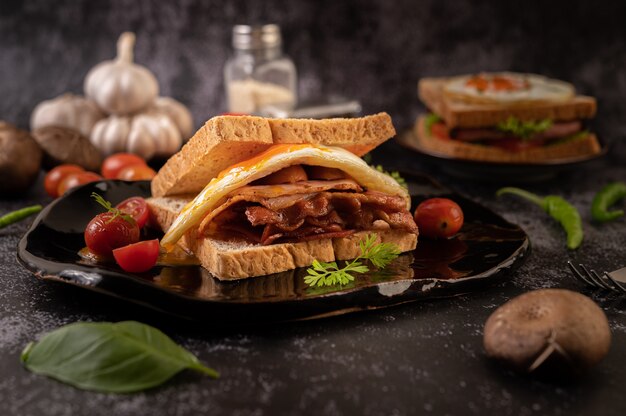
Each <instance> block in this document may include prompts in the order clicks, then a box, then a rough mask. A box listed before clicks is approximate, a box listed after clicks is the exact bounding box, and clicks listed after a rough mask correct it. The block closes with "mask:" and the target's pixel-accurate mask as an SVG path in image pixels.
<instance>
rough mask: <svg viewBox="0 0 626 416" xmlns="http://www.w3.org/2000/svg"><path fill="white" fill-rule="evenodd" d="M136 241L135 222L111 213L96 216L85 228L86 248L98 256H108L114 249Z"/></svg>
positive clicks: (137, 233)
mask: <svg viewBox="0 0 626 416" xmlns="http://www.w3.org/2000/svg"><path fill="white" fill-rule="evenodd" d="M137 241H139V227H138V226H137V223H136V222H135V220H133V219H132V218H131V219H130V220H126V219H124V218H122V217H121V216H119V215H118V216H115V214H113V213H112V212H104V213H102V214H98V215H96V216H95V217H94V218H93V219H92V220H91V221H89V224H87V228H85V243H86V244H87V248H89V250H90V251H91V252H92V253H94V254H97V255H99V256H110V255H111V252H112V251H113V250H114V249H116V248H119V247H124V246H127V245H129V244H132V243H136V242H137Z"/></svg>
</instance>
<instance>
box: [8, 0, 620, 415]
mask: <svg viewBox="0 0 626 416" xmlns="http://www.w3.org/2000/svg"><path fill="white" fill-rule="evenodd" d="M157 4H158V5H157ZM625 17H626V3H624V2H617V1H615V2H584V3H583V2H580V4H578V3H576V2H569V1H542V2H538V1H523V2H500V1H498V2H496V1H475V2H469V1H455V2H445V3H444V2H443V1H435V0H433V1H413V2H411V1H343V2H339V1H319V2H313V1H311V2H302V1H293V2H290V1H282V2H277V1H265V2H241V1H233V2H228V3H226V2H224V3H222V2H218V1H204V2H201V1H194V0H181V1H177V2H160V3H157V2H156V1H132V0H126V1H93V0H92V1H70V0H66V1H56V2H52V1H46V0H37V1H23V2H20V1H13V0H2V1H1V2H0V119H5V120H8V121H11V122H15V123H18V124H20V125H22V126H26V125H27V124H28V118H29V114H30V111H31V110H32V108H33V107H34V106H35V104H36V103H37V102H38V101H40V100H42V99H46V98H51V97H53V96H56V95H58V94H61V93H62V92H65V91H68V90H69V91H73V92H80V91H81V85H82V80H83V77H84V75H85V74H86V72H87V70H88V69H89V68H90V67H91V66H93V65H94V64H96V63H97V62H99V61H100V60H102V59H108V58H110V57H112V56H113V53H114V45H115V40H116V38H117V36H118V35H119V33H120V32H122V31H124V30H134V31H136V32H137V35H138V45H137V51H136V58H137V61H139V62H140V63H142V64H145V65H147V66H148V67H149V68H151V69H152V70H153V71H154V72H155V73H156V75H157V78H158V80H159V82H160V85H161V89H162V92H163V93H164V94H166V95H172V96H174V97H176V98H178V99H180V100H181V101H183V102H185V103H187V104H188V105H189V106H190V107H191V110H192V111H193V114H194V117H195V121H196V124H200V123H201V122H202V121H204V120H205V119H206V118H208V117H209V116H210V115H212V114H215V113H218V112H220V111H222V110H224V107H225V103H224V94H223V85H222V76H221V68H222V65H223V63H224V61H225V59H226V57H227V55H228V51H229V41H230V40H229V39H230V27H231V25H232V24H235V23H246V22H265V21H268V22H269V21H272V22H277V23H279V24H280V25H281V26H282V27H283V30H284V35H285V50H286V51H287V53H289V54H290V55H291V56H292V57H293V58H294V60H295V62H296V64H297V66H298V69H299V73H300V90H301V91H300V92H301V95H303V96H311V95H313V94H317V93H318V92H320V91H321V92H323V93H342V94H344V95H346V96H349V97H354V98H358V99H359V100H360V101H361V102H362V103H363V105H364V108H365V112H368V113H369V112H374V111H379V110H386V111H388V112H390V113H391V114H392V115H393V117H394V121H395V123H396V125H397V127H399V128H403V127H407V126H408V125H410V124H411V123H412V121H413V119H414V117H415V115H416V114H417V113H418V111H420V105H419V103H418V101H417V99H416V94H415V89H416V82H417V79H418V78H419V77H421V76H426V75H442V74H456V73H463V72H472V71H479V70H496V69H513V70H519V71H532V72H540V73H544V74H546V75H550V76H554V77H558V78H562V79H565V80H568V81H571V82H573V83H575V84H576V86H577V87H578V89H579V90H580V91H582V92H585V93H589V94H593V95H595V96H597V97H598V99H599V116H598V122H597V128H598V130H599V131H600V132H601V133H603V134H602V135H603V137H604V138H606V139H608V140H609V141H613V142H614V147H613V150H612V151H611V154H610V155H609V157H608V158H606V160H605V161H603V162H601V163H599V164H595V165H592V166H590V167H587V168H585V169H583V170H579V171H574V172H572V173H570V174H569V175H568V176H562V177H560V178H559V179H558V180H556V181H552V182H550V183H543V184H534V185H528V186H529V188H530V189H532V190H534V191H537V192H540V193H544V194H545V193H556V194H559V195H562V196H564V197H566V198H568V199H569V200H571V201H572V202H573V203H575V204H576V206H577V207H578V208H579V209H580V210H581V212H583V221H584V226H585V232H586V239H585V243H584V244H583V246H582V248H581V249H579V250H578V251H576V252H568V251H567V250H566V249H565V248H564V242H563V237H564V236H563V234H562V232H561V230H560V229H559V227H558V226H557V225H556V224H555V223H554V222H552V221H551V220H549V219H548V218H547V217H546V216H545V215H544V214H543V213H542V212H541V211H540V210H539V209H537V208H534V207H530V206H529V205H528V204H526V203H523V202H520V201H519V200H516V199H514V198H502V199H496V198H495V197H494V191H495V189H497V186H496V185H480V184H476V183H473V182H467V181H461V180H458V179H456V178H452V177H448V176H446V175H445V174H442V173H440V172H439V171H438V170H436V169H433V170H431V172H433V173H434V174H436V175H437V178H438V179H440V180H442V181H443V182H444V183H446V184H448V185H450V186H452V187H453V188H455V189H457V190H460V191H461V192H464V193H465V194H467V195H469V196H470V197H472V198H473V199H475V200H476V201H478V202H480V203H482V204H484V205H486V206H487V207H489V208H491V209H493V210H494V211H496V212H499V213H501V214H503V215H504V216H505V217H506V218H507V219H509V220H510V221H513V222H516V223H518V224H520V225H522V226H523V227H524V228H525V229H526V231H527V232H528V234H529V236H530V238H531V241H532V243H533V253H532V254H531V256H530V258H529V259H528V261H527V262H526V263H525V264H524V266H523V267H522V268H521V269H520V270H519V271H517V272H516V273H514V274H513V275H511V277H510V280H507V281H505V282H503V283H502V284H499V285H496V286H494V287H490V288H486V289H485V290H484V291H482V292H477V293H473V294H469V295H466V296H462V297H458V298H455V299H451V300H443V301H433V302H424V303H417V304H411V305H405V306H402V307H397V308H392V309H387V310H382V311H375V312H368V313H360V314H354V315H350V316H344V317H339V318H333V319H326V320H321V321H312V322H304V323H294V324H286V325H274V326H267V327H260V328H233V329H221V330H214V329H198V328H188V327H185V326H183V325H181V324H180V323H179V322H175V321H171V320H168V319H165V318H164V317H161V316H158V315H154V314H153V313H152V312H149V311H145V310H143V309H140V308H136V307H130V306H128V305H126V304H125V303H123V302H121V301H116V300H112V299H108V298H106V297H104V296H97V295H94V294H88V293H85V292H84V291H80V290H78V289H71V288H67V287H63V286H61V285H51V284H44V283H41V282H39V281H36V280H35V279H34V278H33V277H32V276H31V275H30V274H29V273H27V272H26V271H24V270H23V269H22V268H21V267H20V266H19V265H18V264H17V263H16V261H15V246H16V244H17V242H18V239H19V237H20V236H21V235H22V234H23V232H24V231H25V230H26V227H27V223H22V224H19V225H17V226H14V227H11V228H7V229H4V230H0V414H2V415H5V414H6V415H38V414H46V415H67V414H76V415H84V414H88V415H97V414H107V415H109V414H115V415H127V414H128V415H132V414H172V415H192V414H209V413H210V414H238V415H275V414H298V413H306V414H316V415H317V414H330V415H335V414H346V415H350V414H364V415H378V414H385V415H400V414H431V413H432V414H454V415H461V414H481V415H486V414H497V415H531V414H550V415H577V414H590V415H591V414H606V415H623V414H624V413H626V400H625V399H624V386H625V385H626V371H625V370H624V369H625V368H626V312H625V308H626V305H625V304H626V302H625V301H624V300H623V299H621V300H620V298H618V297H615V296H610V295H608V294H605V293H594V292H591V291H590V290H588V289H585V288H583V287H582V286H581V285H579V284H577V283H576V282H574V281H573V280H572V278H571V277H570V276H569V274H568V272H567V271H566V270H565V261H566V260H568V259H570V260H573V261H575V262H584V263H587V264H590V265H591V266H593V267H596V268H598V269H600V270H601V269H613V268H616V267H617V266H619V265H623V263H624V261H625V260H624V257H625V256H624V247H625V246H626V221H624V220H621V221H618V222H616V223H613V224H610V225H606V226H597V225H593V224H591V222H590V218H589V213H588V211H587V210H588V207H589V204H590V202H591V199H592V197H593V194H594V193H595V191H597V190H598V188H599V187H600V186H601V185H602V184H604V183H605V182H607V181H609V180H616V179H619V180H626V169H625V168H624V162H625V159H626V158H625V157H624V154H625V153H624V152H623V149H624V146H623V145H621V144H620V143H619V140H620V138H621V136H622V135H623V134H624V133H625V132H626V127H625V124H624V123H623V122H622V119H623V115H624V113H625V110H626V100H624V96H625V95H626V70H625V68H626V24H625V23H624V18H625ZM620 149H621V151H620ZM377 157H378V158H379V159H380V160H381V161H383V162H386V163H387V164H393V165H396V166H399V167H404V168H412V169H418V170H422V169H430V168H428V167H426V166H422V165H421V164H420V163H419V162H416V161H415V160H414V158H412V157H411V156H410V155H408V154H406V152H403V151H400V150H399V149H398V147H397V146H395V145H394V144H387V145H385V146H384V147H383V149H382V150H381V151H379V152H378V153H377ZM34 202H42V203H47V202H49V199H47V198H46V197H44V196H43V194H42V192H41V190H40V188H36V189H34V190H33V191H32V192H31V193H30V194H28V195H25V196H24V197H21V198H17V199H12V200H4V201H0V212H6V211H8V210H10V209H15V208H17V207H20V206H23V205H25V204H27V203H34ZM541 287H567V288H571V289H575V290H580V291H583V292H584V293H586V294H589V295H591V296H592V297H593V298H594V300H596V301H597V302H598V303H599V304H600V305H601V306H602V307H603V308H604V309H605V311H606V312H607V315H608V318H609V322H610V325H611V328H612V331H613V346H612V349H611V351H610V354H609V356H608V357H607V359H606V360H605V361H603V362H602V363H601V364H600V365H599V366H598V367H597V368H595V369H594V370H593V371H592V372H590V373H589V374H587V375H586V376H585V377H583V378H582V379H580V380H577V381H572V382H570V383H549V382H544V381H538V380H534V379H532V378H528V377H524V376H519V375H515V374H513V373H511V372H509V371H505V370H503V369H502V368H500V367H498V366H496V365H494V364H492V363H490V362H488V360H487V359H486V358H485V357H484V354H483V351H482V346H481V345H482V344H481V341H482V325H483V323H484V321H485V319H486V318H487V317H488V316H489V314H490V313H491V312H493V310H494V309H495V308H496V307H497V306H499V305H500V304H502V303H504V302H505V301H506V300H508V299H510V298H511V297H513V296H515V295H517V294H519V293H522V292H525V291H528V290H532V289H537V288H541ZM123 319H138V320H141V321H143V322H147V323H150V324H152V325H155V326H157V327H159V328H161V329H163V330H164V331H165V332H167V333H168V334H170V335H171V336H173V337H174V339H175V340H176V341H178V342H180V343H181V344H182V345H183V346H185V347H186V348H189V349H190V350H191V351H192V352H194V353H195V354H197V355H198V356H199V358H200V359H201V360H202V361H203V362H206V363H207V364H209V365H211V366H214V367H215V368H217V369H218V370H219V371H220V372H221V373H222V378H221V379H220V380H218V381H213V380H209V379H206V378H203V377H200V376H197V375H194V374H189V373H183V374H181V375H180V376H177V377H176V378H175V379H174V380H173V381H172V382H170V383H168V384H167V385H165V386H163V387H161V388H158V389H155V390H153V391H150V392H146V393H141V394H137V395H128V396H116V395H105V394H95V393H88V392H81V391H78V390H75V389H73V388H71V387H68V386H65V385H63V384H60V383H57V382H54V381H52V380H48V379H46V378H44V377H40V376H36V375H33V374H30V373H28V372H26V371H25V370H24V369H23V368H22V367H21V365H20V363H19V359H18V357H19V352H20V351H21V349H22V348H23V346H24V345H25V344H26V343H27V342H29V341H31V340H33V339H36V338H38V337H40V336H41V335H42V334H43V333H45V332H47V331H50V330H52V329H54V328H57V327H58V326H60V325H62V324H65V323H70V322H75V321H80V320H95V321H100V320H109V321H117V320H123Z"/></svg>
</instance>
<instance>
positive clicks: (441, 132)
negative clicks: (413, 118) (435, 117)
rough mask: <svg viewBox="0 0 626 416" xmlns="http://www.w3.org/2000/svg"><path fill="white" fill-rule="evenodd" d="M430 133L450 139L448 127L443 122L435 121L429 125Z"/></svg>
mask: <svg viewBox="0 0 626 416" xmlns="http://www.w3.org/2000/svg"><path fill="white" fill-rule="evenodd" d="M430 133H431V134H432V135H433V136H435V137H436V138H438V139H442V140H450V134H449V132H448V127H447V126H446V125H445V124H444V123H435V124H433V125H432V126H430Z"/></svg>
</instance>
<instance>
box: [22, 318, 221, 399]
mask: <svg viewBox="0 0 626 416" xmlns="http://www.w3.org/2000/svg"><path fill="white" fill-rule="evenodd" d="M21 360H22V363H23V364H24V365H25V366H26V368H28V369H29V370H30V371H32V372H34V373H37V374H43V375H46V376H50V377H52V378H55V379H57V380H60V381H63V382H65V383H68V384H71V385H73V386H75V387H78V388H81V389H86V390H97V391H102V392H111V393H130V392H135V391H139V390H144V389H148V388H151V387H155V386H158V385H160V384H162V383H164V382H165V381H167V380H168V379H169V378H170V377H172V376H173V375H174V374H176V373H178V372H179V371H181V370H183V369H186V368H188V369H192V370H196V371H199V372H201V373H204V374H207V375H209V376H211V377H218V373H217V372H216V371H215V370H212V369H210V368H208V367H205V366H204V365H202V364H201V363H200V362H199V361H198V359H197V358H196V357H195V356H194V355H193V354H191V353H190V352H189V351H187V350H185V349H184V348H182V347H180V346H178V345H177V344H176V343H175V342H174V341H172V340H171V339H170V338H169V337H168V336H167V335H165V334H164V333H162V332H161V331H159V330H158V329H156V328H153V327H151V326H149V325H145V324H142V323H139V322H134V321H126V322H118V323H109V322H100V323H86V322H78V323H74V324H70V325H66V326H64V327H61V328H59V329H56V330H54V331H52V332H50V333H48V334H46V335H45V336H44V337H43V338H42V339H41V340H40V341H39V342H36V343H32V342H31V343H30V344H28V345H27V346H26V348H25V349H24V351H23V352H22V355H21Z"/></svg>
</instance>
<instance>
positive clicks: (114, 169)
mask: <svg viewBox="0 0 626 416" xmlns="http://www.w3.org/2000/svg"><path fill="white" fill-rule="evenodd" d="M145 164H146V161H145V160H143V159H142V158H141V157H140V156H137V155H134V154H132V153H116V154H114V155H111V156H109V157H107V158H106V159H104V162H102V169H101V172H102V176H104V177H105V178H107V179H115V178H117V174H118V173H119V172H120V170H122V169H124V168H125V167H126V166H131V165H145Z"/></svg>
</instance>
